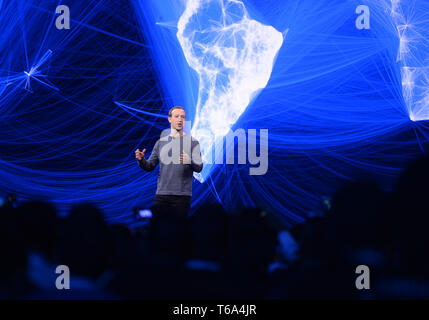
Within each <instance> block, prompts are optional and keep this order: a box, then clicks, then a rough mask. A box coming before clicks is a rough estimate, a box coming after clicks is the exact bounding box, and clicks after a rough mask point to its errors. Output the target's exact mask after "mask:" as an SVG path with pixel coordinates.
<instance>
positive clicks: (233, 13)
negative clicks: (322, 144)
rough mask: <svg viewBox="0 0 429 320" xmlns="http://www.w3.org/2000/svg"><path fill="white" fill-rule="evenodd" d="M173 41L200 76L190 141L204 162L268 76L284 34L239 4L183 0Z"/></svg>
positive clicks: (230, 0)
mask: <svg viewBox="0 0 429 320" xmlns="http://www.w3.org/2000/svg"><path fill="white" fill-rule="evenodd" d="M177 28H178V32H177V38H178V40H179V42H180V45H181V46H182V49H183V52H184V54H185V57H186V60H187V62H188V64H189V66H190V67H191V68H193V69H194V70H195V71H196V72H197V74H198V76H199V92H198V102H197V106H196V117H195V120H194V123H193V126H192V136H194V137H195V138H197V139H198V140H199V141H200V144H201V147H202V156H203V161H204V160H207V159H206V156H207V154H208V151H209V149H210V148H212V147H213V144H214V143H215V141H216V140H217V138H219V137H223V136H225V135H226V134H227V132H228V131H229V129H230V128H231V126H232V125H233V124H234V123H235V122H236V121H237V119H238V118H239V117H240V115H241V114H242V113H243V112H244V110H245V109H246V107H247V106H248V104H249V103H250V101H251V100H252V99H253V98H254V97H255V96H256V95H257V94H258V92H259V91H260V90H261V89H263V88H265V86H266V85H267V82H268V80H269V78H270V76H271V71H272V68H273V64H274V61H275V58H276V55H277V53H278V51H279V49H280V47H281V46H282V43H283V35H282V33H281V32H279V31H277V30H275V29H274V28H273V27H271V26H267V25H263V24H261V23H259V22H257V21H255V20H252V19H250V18H249V15H248V13H247V11H246V8H245V6H244V4H243V2H241V1H239V0H188V1H187V2H186V8H185V11H184V12H183V14H182V16H181V17H180V19H179V21H178V25H177Z"/></svg>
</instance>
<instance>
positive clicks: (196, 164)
mask: <svg viewBox="0 0 429 320" xmlns="http://www.w3.org/2000/svg"><path fill="white" fill-rule="evenodd" d="M182 151H184V152H185V153H186V154H188V156H189V158H190V161H189V162H188V163H183V164H182V163H180V154H181V153H182ZM137 162H138V163H139V166H140V167H141V168H142V169H144V170H146V171H152V170H153V169H155V167H156V166H157V165H158V163H159V173H158V185H157V189H156V194H157V195H182V196H192V178H193V172H194V171H195V172H201V170H202V169H203V162H202V160H201V150H200V144H199V142H198V140H196V139H194V138H192V137H191V136H190V135H187V134H184V135H183V136H176V137H172V136H170V135H168V136H164V137H162V138H160V139H158V141H156V143H155V146H154V147H153V150H152V153H151V155H150V157H149V158H148V159H145V158H143V159H142V160H140V161H138V160H137Z"/></svg>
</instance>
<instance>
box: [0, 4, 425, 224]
mask: <svg viewBox="0 0 429 320" xmlns="http://www.w3.org/2000/svg"><path fill="white" fill-rule="evenodd" d="M0 3H1V1H0ZM243 3H244V4H245V8H246V11H247V14H248V17H249V19H251V20H254V21H256V22H258V23H260V24H261V25H265V26H270V27H272V28H273V30H277V31H278V32H279V33H281V35H282V37H283V42H282V44H281V46H280V47H279V49H278V52H276V58H275V61H274V59H272V62H274V63H273V65H272V70H270V72H269V77H268V80H267V83H266V86H265V87H263V88H262V90H259V91H258V92H257V94H256V95H254V96H252V97H251V98H250V99H249V102H248V103H247V105H246V106H245V107H244V108H242V109H241V110H239V112H238V113H237V114H236V118H231V119H229V120H230V121H231V123H230V124H229V125H230V126H231V129H232V130H234V129H237V128H243V129H245V130H248V129H268V130H269V167H268V172H267V174H266V175H261V176H250V175H249V166H251V165H238V164H237V165H215V166H214V167H213V168H212V170H211V171H210V172H209V173H207V175H206V180H205V182H204V183H202V184H200V183H196V184H194V190H193V195H194V197H193V205H194V208H197V207H198V206H199V205H200V204H201V203H203V202H205V201H207V200H209V199H213V200H217V201H219V202H220V203H222V204H223V205H224V206H225V207H226V208H227V209H232V208H234V206H236V205H246V206H248V205H263V206H265V207H266V208H267V210H273V211H274V212H276V213H277V214H278V216H279V217H280V218H282V219H283V222H284V223H286V224H289V223H295V222H297V221H302V220H303V219H304V216H305V214H306V213H307V212H309V211H313V210H316V209H317V208H318V206H319V203H320V201H321V198H322V197H323V196H330V195H332V193H333V192H334V191H335V190H337V188H338V187H339V186H340V185H341V184H342V183H344V182H346V181H352V180H356V179H360V178H362V177H369V176H373V177H374V179H375V180H377V181H378V182H379V183H380V184H381V185H382V186H383V187H384V188H386V189H390V188H392V186H393V184H394V182H395V179H396V178H397V176H398V174H399V173H400V171H401V169H402V168H403V167H404V166H405V165H406V164H407V162H408V161H409V160H410V159H411V158H413V157H415V156H416V155H418V154H421V153H422V152H425V149H426V144H427V140H428V139H427V138H428V133H427V123H426V122H425V121H411V120H410V117H411V116H410V115H411V113H412V112H413V110H414V109H413V105H414V106H415V104H413V103H411V102H410V101H411V100H410V99H409V98H408V97H409V96H407V95H404V87H403V82H404V77H403V70H402V69H401V68H403V67H404V63H405V62H404V61H403V60H398V52H399V53H400V43H401V41H400V37H399V36H398V24H399V22H398V20H395V19H394V18H393V17H392V15H391V2H390V1H382V0H380V1H353V0H351V1H336V0H334V1H332V0H330V1H328V0H321V1H317V2H315V1H310V0H304V1H302V0H301V1H298V0H292V1H287V2H285V1H279V0H267V1H256V0H252V1H244V2H243ZM404 3H405V2H404V1H401V5H403V4H404ZM407 3H408V6H406V8H407V9H406V10H405V9H402V12H405V13H407V12H408V13H410V12H414V11H412V10H411V9H410V8H412V7H413V6H414V7H415V6H418V5H422V2H419V1H407ZM59 4H67V5H69V6H70V12H71V18H72V19H71V29H70V30H57V29H56V28H55V22H54V21H55V17H56V16H55V8H56V6H57V5H59ZM360 4H366V5H368V6H369V7H370V9H371V28H370V29H369V30H358V29H356V27H355V19H356V17H357V15H356V14H355V8H356V7H357V6H358V5H360ZM0 8H1V9H0V26H1V28H2V31H3V33H2V38H1V40H0V122H1V123H0V137H1V138H0V148H1V150H2V151H1V155H0V179H1V187H2V191H3V192H15V193H17V194H18V196H19V197H20V198H21V199H29V198H44V199H49V200H52V201H54V202H55V204H56V205H57V206H58V207H59V208H60V209H61V210H66V209H67V208H68V207H69V206H70V205H71V204H72V203H74V202H76V201H92V202H94V203H95V204H97V205H98V206H99V207H100V208H101V209H102V210H103V211H104V212H105V213H106V216H107V217H108V218H109V219H110V220H111V221H118V220H120V221H128V220H127V219H131V217H132V208H133V207H134V206H137V205H140V206H149V205H151V203H152V200H153V197H154V193H155V188H156V178H157V171H155V172H151V173H147V172H145V171H142V170H141V169H140V168H138V166H137V164H136V161H135V159H134V156H133V152H134V150H135V149H136V148H140V149H142V148H146V149H147V150H148V151H149V152H150V150H151V148H152V146H153V144H154V143H155V141H156V139H157V138H159V134H160V132H161V130H162V129H165V128H166V127H168V122H167V121H166V118H165V117H166V114H167V112H168V110H169V108H170V107H171V106H173V105H182V106H184V107H185V109H186V112H187V120H191V121H192V124H193V125H196V123H197V122H198V121H197V119H198V117H200V118H201V110H202V107H201V108H200V109H199V108H198V105H199V97H200V96H201V92H200V89H201V86H200V81H201V79H200V76H201V75H200V74H199V73H198V72H197V71H196V70H195V69H194V68H192V66H190V65H189V63H188V61H187V58H186V56H185V51H184V48H183V46H182V44H181V42H180V41H179V39H178V37H177V33H178V28H177V25H178V21H179V19H180V17H181V15H182V14H183V12H184V10H185V8H186V2H185V1H176V0H119V1H115V2H112V1H107V0H106V1H83V0H82V1H79V0H75V1H73V2H72V3H70V4H68V3H66V2H63V1H48V0H46V1H31V0H30V1H18V0H15V1H7V2H3V3H2V5H1V6H0ZM403 8H405V7H403ZM418 12H421V11H420V9H419V10H418ZM426 12H428V11H426ZM206 14H209V12H208V13H207V12H206ZM406 16H408V17H409V18H408V19H411V18H414V19H417V21H415V22H413V25H417V26H419V30H420V28H422V29H424V28H425V26H427V25H428V22H427V19H425V16H424V14H421V15H419V14H414V15H410V14H406ZM214 20H215V19H214ZM428 29H429V28H426V30H428ZM410 36H411V35H408V37H410ZM414 40H415V41H413V46H412V48H411V49H413V50H410V51H408V52H412V53H413V56H412V57H414V58H415V59H413V60H412V61H414V63H415V61H418V62H419V63H421V67H424V61H426V60H425V59H426V58H424V57H426V55H427V49H425V46H426V45H427V42H424V43H423V44H422V46H421V48H420V49H419V48H418V45H417V44H419V43H420V42H418V41H422V38H418V37H416V38H414ZM416 41H417V42H416ZM422 48H423V49H422ZM416 52H418V54H416ZM422 52H423V53H422ZM425 54H426V55H425ZM406 61H407V63H410V62H409V61H410V59H408V60H406ZM421 70H424V69H421ZM419 79H423V78H419ZM249 81H250V80H249ZM224 84H225V83H224ZM417 88H418V89H419V90H420V91H418V92H417V91H413V100H412V101H416V99H417V101H420V100H421V99H422V97H423V95H422V92H424V82H423V81H421V82H419V84H418V86H417ZM26 89H27V90H26ZM30 90H31V91H30ZM216 94H218V93H216ZM200 100H201V99H200ZM206 106H208V105H207V104H206ZM419 110H420V109H419ZM212 111H213V110H212ZM419 112H420V111H419ZM214 114H216V113H214ZM420 114H423V113H422V111H421V112H420ZM212 120H213V121H214V122H211V121H212ZM414 120H416V119H414ZM422 120H423V119H422ZM205 121H208V122H209V123H211V125H215V126H218V125H220V126H222V125H224V124H225V123H223V122H224V121H227V120H226V119H223V118H222V117H221V120H220V121H219V120H218V119H210V117H207V118H206V119H205ZM216 121H218V123H216ZM200 123H201V121H200Z"/></svg>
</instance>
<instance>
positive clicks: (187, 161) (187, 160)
mask: <svg viewBox="0 0 429 320" xmlns="http://www.w3.org/2000/svg"><path fill="white" fill-rule="evenodd" d="M180 163H182V164H191V158H190V157H189V156H188V154H187V153H186V152H185V151H182V154H181V155H180Z"/></svg>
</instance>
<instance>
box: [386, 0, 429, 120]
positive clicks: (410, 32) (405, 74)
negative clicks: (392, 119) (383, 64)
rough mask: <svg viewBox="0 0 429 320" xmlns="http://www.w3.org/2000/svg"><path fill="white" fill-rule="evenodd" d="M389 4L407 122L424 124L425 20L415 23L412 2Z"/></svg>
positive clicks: (428, 61) (427, 113)
mask: <svg viewBox="0 0 429 320" xmlns="http://www.w3.org/2000/svg"><path fill="white" fill-rule="evenodd" d="M390 1H391V11H390V14H391V17H392V19H393V22H394V24H395V27H396V30H397V32H398V38H399V50H398V58H397V61H398V62H399V63H400V65H401V76H402V94H403V97H404V100H405V104H406V106H407V109H408V113H409V115H410V119H411V120H413V121H418V120H428V119H429V42H428V39H429V16H427V15H426V17H425V18H421V19H419V20H418V21H416V18H415V17H416V12H417V11H421V10H422V9H421V8H417V7H416V2H415V1H406V2H400V1H399V0H390ZM428 8H429V7H428ZM421 12H424V11H421Z"/></svg>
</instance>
